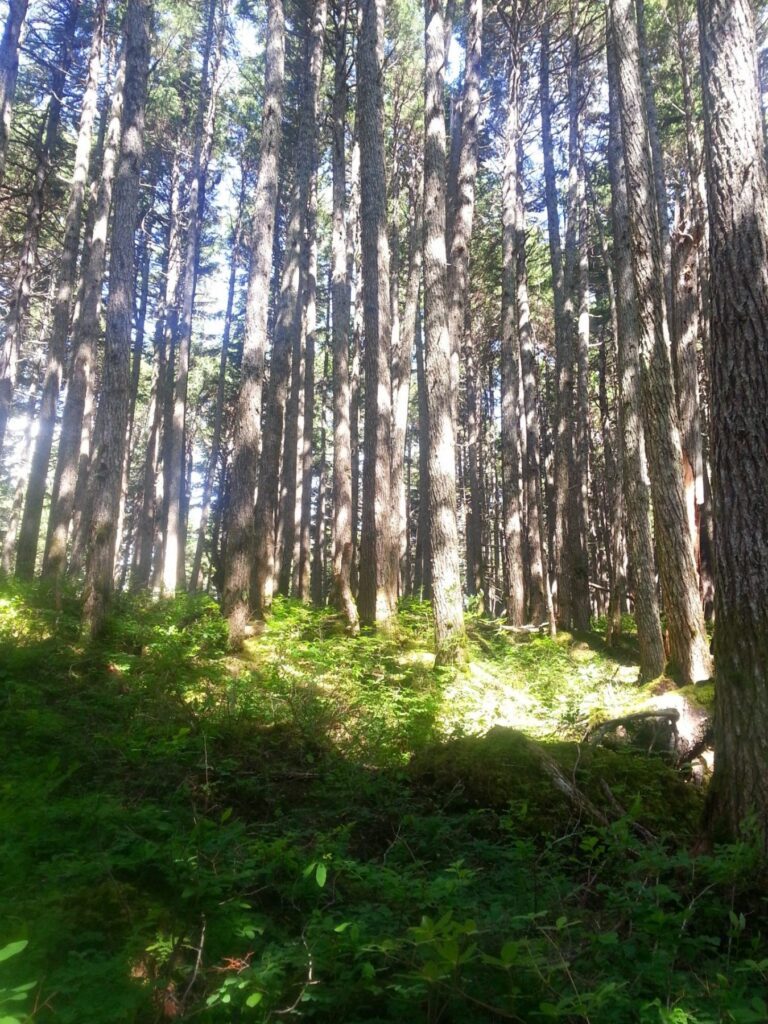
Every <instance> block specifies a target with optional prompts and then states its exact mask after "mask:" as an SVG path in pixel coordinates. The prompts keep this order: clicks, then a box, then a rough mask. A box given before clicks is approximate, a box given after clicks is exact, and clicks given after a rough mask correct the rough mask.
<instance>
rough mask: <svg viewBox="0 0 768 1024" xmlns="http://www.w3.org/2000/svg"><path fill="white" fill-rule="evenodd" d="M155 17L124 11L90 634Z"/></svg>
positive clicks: (99, 582)
mask: <svg viewBox="0 0 768 1024" xmlns="http://www.w3.org/2000/svg"><path fill="white" fill-rule="evenodd" d="M151 18H152V3H151V0H130V3H129V5H128V9H127V12H126V16H125V50H126V58H125V89H124V104H123V116H122V133H121V140H120V156H119V159H118V164H117V172H116V176H115V189H114V219H113V230H112V245H111V251H110V260H109V301H108V303H107V330H106V336H105V339H104V375H103V380H102V387H101V400H100V402H99V408H98V413H97V419H96V437H95V440H96V446H95V452H94V458H93V463H92V472H91V490H92V494H93V498H92V502H91V508H92V514H91V525H90V540H89V549H88V563H87V568H86V580H85V605H84V612H83V614H84V623H85V626H86V629H87V631H88V632H89V633H90V634H91V635H95V634H98V633H99V632H100V630H101V629H102V627H103V624H104V617H105V614H106V611H107V606H108V601H109V598H110V595H111V593H112V582H113V566H114V561H115V532H116V524H117V515H118V510H119V505H120V485H121V483H122V472H123V456H124V452H125V438H126V428H127V426H128V402H129V394H128V392H129V383H130V381H129V378H130V351H131V320H132V316H133V295H134V266H133V250H134V227H135V224H136V212H137V208H138V201H139V176H140V174H141V165H142V160H143V157H144V108H145V105H146V98H147V73H148V70H149V52H150V23H151Z"/></svg>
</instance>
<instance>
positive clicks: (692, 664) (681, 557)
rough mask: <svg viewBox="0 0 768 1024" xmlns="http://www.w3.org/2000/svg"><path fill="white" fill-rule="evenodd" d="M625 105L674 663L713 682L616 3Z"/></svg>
mask: <svg viewBox="0 0 768 1024" xmlns="http://www.w3.org/2000/svg"><path fill="white" fill-rule="evenodd" d="M611 11H612V15H613V19H614V22H613V38H614V42H615V48H616V66H617V79H618V85H619V89H618V92H619V106H620V112H621V127H622V141H623V148H624V160H625V173H626V181H627V193H628V204H629V212H630V221H629V225H630V239H631V243H632V257H633V269H634V278H635V284H636V287H637V298H638V311H639V320H640V366H641V374H640V378H641V393H642V403H643V412H644V426H645V430H646V440H647V442H648V455H649V468H650V475H651V493H652V496H653V508H654V523H655V527H656V540H657V544H658V551H659V567H660V571H661V582H662V590H663V593H664V602H665V611H666V613H667V622H668V626H669V636H670V649H671V654H672V658H673V661H674V662H675V663H676V665H677V666H678V668H679V670H680V672H681V673H682V676H683V678H684V679H686V680H687V681H689V682H695V681H697V680H699V679H707V678H709V677H710V675H711V661H710V657H709V644H708V641H707V636H706V629H705V626H704V616H703V612H702V606H701V598H700V596H699V589H698V581H697V577H696V565H695V562H694V557H693V546H692V545H691V537H690V533H689V531H688V521H687V516H686V511H685V497H684V494H683V481H682V474H681V471H680V470H681V465H682V452H681V446H680V430H679V427H678V419H677V410H676V408H675V394H674V387H673V382H672V365H671V360H670V343H669V337H668V332H667V329H666V317H665V315H664V292H663V289H660V288H659V287H658V285H659V282H660V281H663V280H664V268H663V259H662V250H661V238H660V230H659V220H658V209H657V205H656V203H655V202H653V199H652V197H653V195H654V186H653V162H652V159H651V151H650V145H649V142H648V123H647V111H646V103H645V97H644V92H643V86H642V76H641V71H640V57H639V51H638V39H637V23H636V21H635V17H634V7H633V3H632V0H611Z"/></svg>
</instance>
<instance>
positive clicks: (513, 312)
mask: <svg viewBox="0 0 768 1024" xmlns="http://www.w3.org/2000/svg"><path fill="white" fill-rule="evenodd" d="M519 89H520V72H519V68H518V66H517V63H516V61H515V59H514V56H513V58H512V60H511V62H510V68H509V81H508V88H507V104H508V109H507V124H506V136H505V148H504V169H503V173H502V249H503V259H504V266H503V269H502V279H501V468H502V495H503V505H504V554H505V566H506V573H505V575H506V608H507V620H508V621H509V624H510V625H512V626H520V625H522V624H523V622H524V621H525V589H524V573H523V523H522V510H521V500H520V490H519V486H518V479H519V473H520V467H519V462H520V418H519V416H518V410H517V403H518V393H519V390H520V341H519V336H518V316H517V248H516V243H517V239H516V237H515V231H516V227H517V176H518V172H519V168H518V164H517V144H518V139H519V136H520V124H519V121H520V100H519Z"/></svg>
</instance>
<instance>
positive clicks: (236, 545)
mask: <svg viewBox="0 0 768 1024" xmlns="http://www.w3.org/2000/svg"><path fill="white" fill-rule="evenodd" d="M267 18H268V20H267V47H266V70H265V81H264V109H263V114H262V125H261V141H260V150H259V170H258V176H257V179H256V182H257V183H256V189H255V196H254V207H253V214H254V215H253V235H252V238H251V267H250V274H249V278H248V294H247V298H246V307H245V309H246V312H245V338H244V341H243V358H242V363H241V371H240V390H239V392H238V396H237V406H236V409H235V414H234V424H235V426H234V438H233V443H232V471H231V475H230V489H229V507H228V531H227V546H226V554H225V565H224V591H223V609H224V614H225V615H226V616H227V619H228V621H229V633H230V640H231V641H232V642H233V643H234V644H238V643H239V642H240V641H241V640H242V638H243V635H244V632H245V627H246V624H247V621H248V616H249V608H250V603H251V602H250V600H249V588H250V585H251V567H252V563H253V558H254V553H255V540H256V538H255V534H254V520H253V511H254V496H255V493H256V482H257V476H258V460H259V433H260V430H261V397H262V381H263V377H264V353H265V351H266V342H267V322H268V317H269V281H270V272H271V269H272V245H273V241H274V228H275V216H276V212H277V184H278V171H279V161H280V139H281V134H282V107H283V87H284V71H285V21H284V14H283V4H282V0H269V5H268V8H267ZM270 483H271V485H272V484H273V483H274V481H271V482H270ZM273 489H274V488H273Z"/></svg>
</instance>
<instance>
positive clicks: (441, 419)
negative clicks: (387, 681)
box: [424, 0, 464, 664]
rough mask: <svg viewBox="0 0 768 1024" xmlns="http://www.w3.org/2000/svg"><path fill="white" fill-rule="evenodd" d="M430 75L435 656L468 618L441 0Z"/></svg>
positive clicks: (427, 309)
mask: <svg viewBox="0 0 768 1024" xmlns="http://www.w3.org/2000/svg"><path fill="white" fill-rule="evenodd" d="M425 13H426V31H425V40H426V67H425V75H424V128H425V135H424V325H425V332H424V336H425V349H424V357H425V358H424V369H425V374H426V385H427V406H428V411H429V435H428V444H429V525H430V529H429V535H430V545H431V553H432V608H433V612H434V618H435V646H436V661H437V662H438V663H442V664H444V663H450V662H452V661H455V660H456V658H457V657H458V656H459V654H460V649H461V645H462V641H463V636H464V615H463V610H462V601H461V578H460V575H459V537H458V528H457V523H456V445H455V439H454V428H453V415H452V402H451V341H450V337H449V334H448V318H447V312H448V311H447V306H446V290H447V283H448V281H447V265H446V264H447V256H446V248H445V182H446V179H445V119H444V116H443V91H444V85H445V82H444V72H445V28H444V24H443V13H442V0H427V2H426V5H425Z"/></svg>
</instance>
